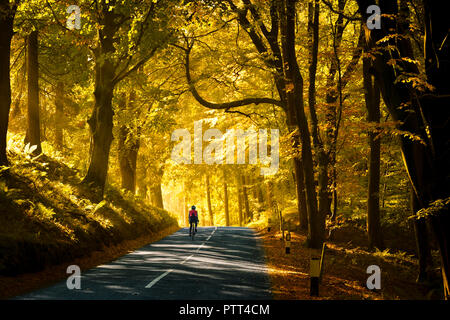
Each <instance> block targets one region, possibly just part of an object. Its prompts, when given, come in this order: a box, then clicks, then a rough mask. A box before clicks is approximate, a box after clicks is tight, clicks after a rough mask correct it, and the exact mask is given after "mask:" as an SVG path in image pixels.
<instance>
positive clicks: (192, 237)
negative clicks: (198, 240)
mask: <svg viewBox="0 0 450 320" xmlns="http://www.w3.org/2000/svg"><path fill="white" fill-rule="evenodd" d="M195 229H196V228H195V222H192V223H190V227H189V236H190V237H191V239H192V240H194V238H195V234H196V233H197V231H196V230H195Z"/></svg>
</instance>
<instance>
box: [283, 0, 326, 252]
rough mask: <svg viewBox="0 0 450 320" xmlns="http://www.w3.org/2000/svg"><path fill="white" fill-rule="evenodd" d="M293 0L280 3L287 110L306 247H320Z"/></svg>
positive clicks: (321, 218) (321, 235) (321, 224)
mask: <svg viewBox="0 0 450 320" xmlns="http://www.w3.org/2000/svg"><path fill="white" fill-rule="evenodd" d="M295 2H296V1H295V0H284V1H280V4H281V5H280V6H279V12H280V19H281V23H280V30H281V40H282V41H281V43H282V52H283V65H284V75H285V81H286V88H285V89H286V97H287V107H288V109H292V110H294V111H295V117H296V120H297V126H298V128H299V131H300V142H301V144H302V160H303V174H304V182H305V190H306V204H307V211H308V245H309V246H310V247H311V248H321V247H322V243H323V240H324V236H325V217H324V216H320V213H319V212H318V209H317V196H316V190H315V181H314V164H313V158H312V149H311V140H310V132H309V127H308V122H307V119H306V115H305V111H304V101H303V78H302V75H301V73H300V68H299V66H298V64H297V57H296V50H295V16H296V8H295Z"/></svg>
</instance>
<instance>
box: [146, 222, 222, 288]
mask: <svg viewBox="0 0 450 320" xmlns="http://www.w3.org/2000/svg"><path fill="white" fill-rule="evenodd" d="M216 230H217V226H216V227H215V228H214V230H213V232H211V234H210V235H209V237H208V238H207V239H206V240H205V241H203V243H202V244H201V245H200V246H199V247H198V248H197V250H195V253H198V252H199V251H200V249H201V248H202V247H203V246H204V245H205V243H206V242H207V241H208V240H209V239H211V237H212V235H213V234H214V232H216ZM193 256H194V254H191V255H190V256H189V257H187V258H186V259H184V260H183V261H182V262H180V264H184V263H185V262H186V261H188V260H189V259H190V258H192V257H193ZM172 271H173V269H170V270H167V271H166V272H164V273H162V274H160V275H159V276H158V277H157V278H155V279H153V280H152V282H150V283H149V284H148V285H146V286H145V288H146V289H150V288H151V287H153V286H154V285H155V284H157V283H158V281H159V280H161V279H162V278H164V277H165V276H167V275H168V274H169V273H171V272H172Z"/></svg>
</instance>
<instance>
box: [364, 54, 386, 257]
mask: <svg viewBox="0 0 450 320" xmlns="http://www.w3.org/2000/svg"><path fill="white" fill-rule="evenodd" d="M370 68H371V59H370V58H364V59H363V79H364V81H363V82H364V96H365V100H366V109H367V121H368V122H370V123H374V124H379V123H380V91H379V89H378V86H377V84H376V83H375V82H374V79H372V75H371V74H370ZM368 136H369V173H368V177H369V183H368V185H369V186H368V196H367V235H368V240H369V248H370V249H373V248H378V249H383V247H384V245H383V237H382V232H381V223H380V149H381V141H380V139H379V138H378V137H377V132H376V131H373V130H371V131H369V133H368Z"/></svg>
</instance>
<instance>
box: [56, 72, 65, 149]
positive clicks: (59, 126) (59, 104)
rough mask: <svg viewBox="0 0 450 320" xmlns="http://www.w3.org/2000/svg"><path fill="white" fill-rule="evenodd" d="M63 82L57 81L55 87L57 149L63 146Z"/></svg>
mask: <svg viewBox="0 0 450 320" xmlns="http://www.w3.org/2000/svg"><path fill="white" fill-rule="evenodd" d="M63 121H64V82H62V81H58V83H57V84H56V89H55V145H56V148H57V149H58V150H62V149H63V147H64V130H63V128H64V126H63Z"/></svg>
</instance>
